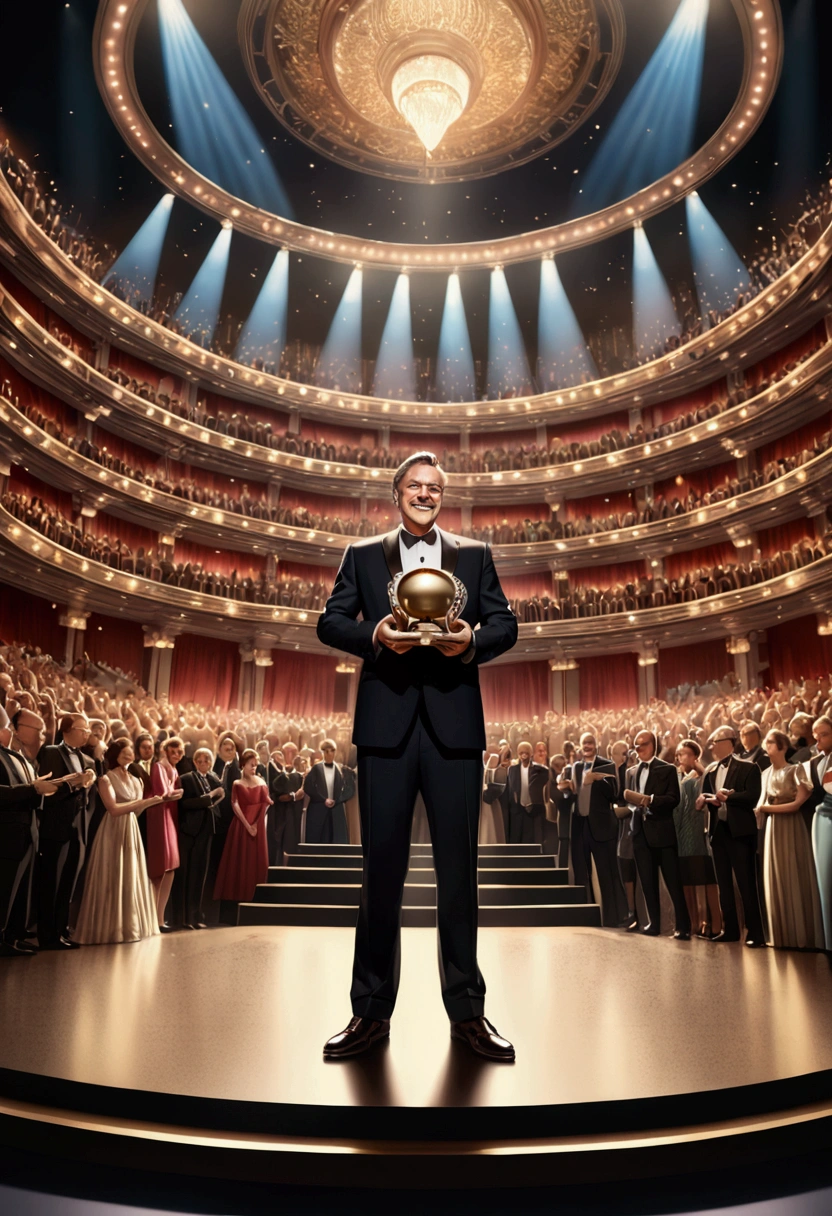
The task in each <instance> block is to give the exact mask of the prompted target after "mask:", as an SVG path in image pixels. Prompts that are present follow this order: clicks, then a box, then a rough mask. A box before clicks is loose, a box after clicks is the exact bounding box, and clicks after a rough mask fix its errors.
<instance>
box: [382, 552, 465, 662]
mask: <svg viewBox="0 0 832 1216" xmlns="http://www.w3.org/2000/svg"><path fill="white" fill-rule="evenodd" d="M388 593H389V596H390V608H391V614H390V616H386V617H385V618H384V619H383V620H382V621H380V622H379V625H378V628H377V629H376V635H375V640H376V641H377V642H378V643H380V644H381V645H382V646H387V647H388V649H390V650H393V651H395V653H396V654H404V653H405V652H406V651H408V650H410V649H412V647H413V646H434V647H435V648H436V649H437V650H438V651H439V652H440V653H441V654H444V655H448V656H449V657H453V656H454V655H462V654H465V652H466V650H468V648H469V646H470V645H471V642H472V641H473V637H474V635H473V632H472V630H471V626H470V625H469V624H468V623H467V622H466V621H462V620H460V619H459V618H460V614H461V613H462V612H463V611H464V609H465V605H466V603H467V602H468V592H467V591H466V590H465V587H464V585H463V584H462V583H461V582H460V580H459V579H458V578H455V577H454V576H453V575H452V574H448V573H447V572H446V571H445V570H431V569H425V570H411V571H410V572H409V573H408V574H397V575H396V577H395V578H394V579H393V581H392V582H391V583H390V584H389V586H388Z"/></svg>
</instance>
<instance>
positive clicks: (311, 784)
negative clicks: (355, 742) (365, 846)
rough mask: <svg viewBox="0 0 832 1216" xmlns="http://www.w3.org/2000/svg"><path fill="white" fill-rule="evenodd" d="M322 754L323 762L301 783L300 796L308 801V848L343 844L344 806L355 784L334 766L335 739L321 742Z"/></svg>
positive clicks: (346, 837) (344, 840) (352, 792)
mask: <svg viewBox="0 0 832 1216" xmlns="http://www.w3.org/2000/svg"><path fill="white" fill-rule="evenodd" d="M321 751H322V753H323V759H322V760H319V761H317V762H316V763H315V764H313V765H312V767H311V768H310V770H309V772H308V773H307V774H306V776H305V777H304V779H303V792H304V794H306V795H307V797H308V798H309V805H308V806H307V808H306V834H305V839H306V841H307V843H308V844H346V843H347V841H348V839H349V837H348V834H347V811H346V803H347V802H349V800H350V798H351V797H352V796H353V794H354V793H355V783H354V781H352V780H351V774H349V775H348V774H346V773H345V772H344V771H343V770H342V768H341V765H340V764H337V763H336V760H335V751H336V745H335V740H334V739H324V741H323V743H322V744H321Z"/></svg>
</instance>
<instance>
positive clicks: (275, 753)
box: [272, 748, 285, 768]
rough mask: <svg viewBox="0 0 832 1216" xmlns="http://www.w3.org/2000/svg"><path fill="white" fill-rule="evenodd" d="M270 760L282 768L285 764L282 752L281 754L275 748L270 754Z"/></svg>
mask: <svg viewBox="0 0 832 1216" xmlns="http://www.w3.org/2000/svg"><path fill="white" fill-rule="evenodd" d="M272 760H273V761H274V762H275V764H277V765H279V766H280V767H281V768H282V767H283V765H284V763H285V761H284V759H283V752H281V751H279V750H278V749H277V748H275V750H274V751H273V752H272Z"/></svg>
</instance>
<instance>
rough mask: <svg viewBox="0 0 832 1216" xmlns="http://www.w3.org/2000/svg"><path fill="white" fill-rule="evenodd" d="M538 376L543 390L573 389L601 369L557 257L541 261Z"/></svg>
mask: <svg viewBox="0 0 832 1216" xmlns="http://www.w3.org/2000/svg"><path fill="white" fill-rule="evenodd" d="M537 378H538V383H539V385H540V390H541V392H550V391H551V390H553V389H557V388H571V387H572V386H573V385H575V384H580V383H581V382H582V381H584V380H597V378H598V368H597V367H596V366H595V360H594V359H593V357H592V355H591V354H590V351H589V348H588V347H587V344H586V341H585V339H584V335H583V333H582V332H581V327H580V325H579V324H578V318H577V317H576V316H575V313H574V311H573V309H572V305H571V304H570V303H569V297H568V296H567V294H566V291H565V290H564V287H563V283H562V282H561V278H560V274H559V272H558V268H557V264H556V262H555V259H554V258H544V259H543V261H542V262H541V263H540V305H539V308H538V319H537Z"/></svg>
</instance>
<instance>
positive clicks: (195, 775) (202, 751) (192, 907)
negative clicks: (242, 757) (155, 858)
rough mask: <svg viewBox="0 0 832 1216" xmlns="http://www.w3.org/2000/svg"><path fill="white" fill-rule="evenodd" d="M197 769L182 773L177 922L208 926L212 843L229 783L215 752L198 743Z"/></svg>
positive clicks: (175, 900) (174, 895) (175, 883)
mask: <svg viewBox="0 0 832 1216" xmlns="http://www.w3.org/2000/svg"><path fill="white" fill-rule="evenodd" d="M191 759H192V760H193V766H194V767H193V771H192V772H189V773H181V772H180V777H179V780H180V782H181V785H182V799H181V801H180V803H179V807H178V825H177V826H178V831H179V869H178V870H177V871H176V876H175V878H174V880H173V889H172V892H171V900H172V903H173V907H174V908H175V912H174V913H173V923H174V924H176V925H184V927H185V928H186V929H204V928H206V925H207V921H206V915H205V911H204V909H203V903H204V893H205V884H206V882H207V880H208V866H209V864H210V861H211V844H212V842H213V840H214V837H215V835H216V832H217V821H218V820H219V817H220V803H221V802H222V801H223V800H224V798H225V787H224V786H223V783H222V781H221V780H220V778H219V777H218V776H217V774H216V773H215V772H213V771H212V766H213V763H214V753H213V752H212V751H211V750H210V749H209V748H207V747H198V748H197V750H196V751H195V752H194V754H193V756H192V757H191Z"/></svg>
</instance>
